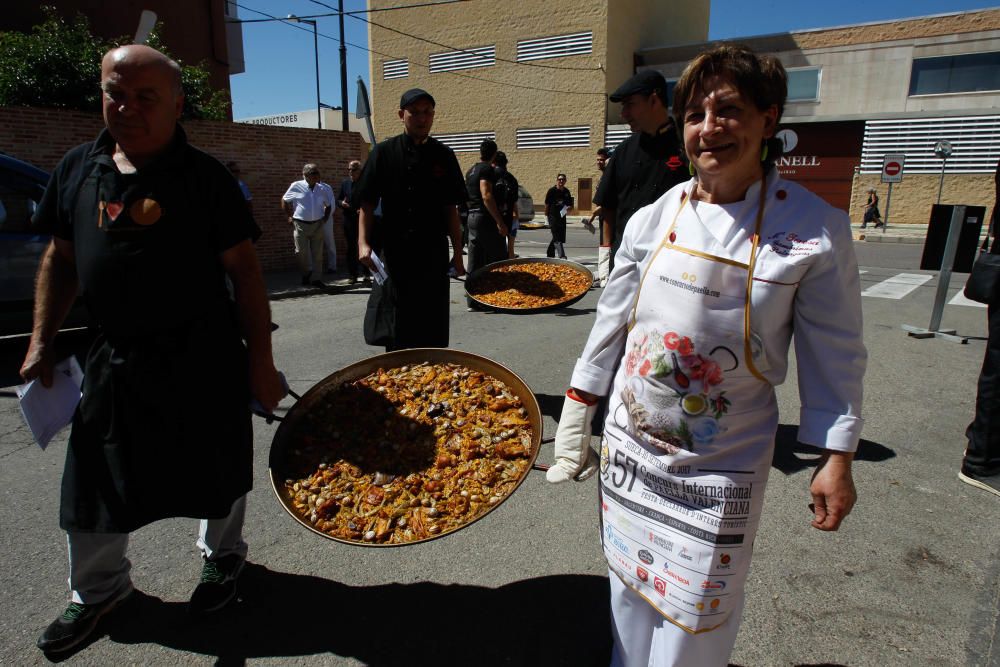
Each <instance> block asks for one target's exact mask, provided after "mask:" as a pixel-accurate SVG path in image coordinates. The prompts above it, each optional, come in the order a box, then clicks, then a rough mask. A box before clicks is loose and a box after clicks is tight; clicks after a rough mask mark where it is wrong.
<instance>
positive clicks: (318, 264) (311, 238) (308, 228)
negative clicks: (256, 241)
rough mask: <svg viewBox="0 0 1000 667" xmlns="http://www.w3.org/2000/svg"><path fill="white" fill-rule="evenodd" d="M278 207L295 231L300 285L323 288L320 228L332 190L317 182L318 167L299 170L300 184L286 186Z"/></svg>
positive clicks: (327, 215) (329, 208) (327, 214)
mask: <svg viewBox="0 0 1000 667" xmlns="http://www.w3.org/2000/svg"><path fill="white" fill-rule="evenodd" d="M281 207H282V208H283V209H284V210H285V213H286V214H287V215H288V224H290V225H292V227H293V229H294V230H295V231H294V235H293V238H294V239H295V257H296V258H297V259H298V260H299V268H300V269H301V270H302V284H303V285H312V286H313V287H326V285H325V284H324V283H323V282H322V281H320V279H319V277H318V276H319V272H320V271H322V270H323V226H324V224H325V223H326V221H327V220H328V219H330V213H331V212H332V211H333V189H332V188H331V187H330V186H329V185H327V184H326V183H320V182H319V167H317V166H316V165H314V164H312V163H309V164H306V165H305V166H304V167H302V180H301V181H295V182H294V183H292V184H291V185H290V186H288V191H287V192H286V193H285V195H284V196H283V197H282V198H281Z"/></svg>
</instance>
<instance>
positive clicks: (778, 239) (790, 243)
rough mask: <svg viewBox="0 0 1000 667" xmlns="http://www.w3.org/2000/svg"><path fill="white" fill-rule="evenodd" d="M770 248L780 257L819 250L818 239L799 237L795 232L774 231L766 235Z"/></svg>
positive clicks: (801, 255) (804, 254) (798, 255)
mask: <svg viewBox="0 0 1000 667" xmlns="http://www.w3.org/2000/svg"><path fill="white" fill-rule="evenodd" d="M767 243H768V245H769V246H770V250H771V252H773V253H776V254H778V255H780V256H782V257H803V256H807V255H811V254H813V253H814V252H816V251H817V250H819V241H817V240H815V239H803V238H800V237H799V236H798V235H797V234H796V233H795V232H776V233H774V234H771V236H769V237H767Z"/></svg>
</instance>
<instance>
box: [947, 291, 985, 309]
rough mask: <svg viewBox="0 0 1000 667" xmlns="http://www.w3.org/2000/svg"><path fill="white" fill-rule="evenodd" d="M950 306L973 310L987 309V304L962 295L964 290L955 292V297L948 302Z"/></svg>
mask: <svg viewBox="0 0 1000 667" xmlns="http://www.w3.org/2000/svg"><path fill="white" fill-rule="evenodd" d="M948 305H949V306H972V307H973V308H985V307H986V304H985V303H979V302H978V301H973V300H972V299H966V298H965V295H964V294H962V290H959V291H957V292H955V296H953V297H951V301H949V302H948Z"/></svg>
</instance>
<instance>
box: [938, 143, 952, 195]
mask: <svg viewBox="0 0 1000 667" xmlns="http://www.w3.org/2000/svg"><path fill="white" fill-rule="evenodd" d="M934 155H937V156H938V157H939V158H941V179H940V180H939V181H938V199H937V203H939V204H940V203H941V188H943V187H944V166H945V165H946V164H948V158H949V157H951V142H950V141H945V140H944V139H942V140H941V141H939V142H937V143H936V144H934Z"/></svg>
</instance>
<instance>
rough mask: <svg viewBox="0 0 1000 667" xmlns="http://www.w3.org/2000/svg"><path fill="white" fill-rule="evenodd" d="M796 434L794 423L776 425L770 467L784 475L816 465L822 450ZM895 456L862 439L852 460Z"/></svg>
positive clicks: (872, 459)
mask: <svg viewBox="0 0 1000 667" xmlns="http://www.w3.org/2000/svg"><path fill="white" fill-rule="evenodd" d="M798 435H799V427H798V426H796V425H795V424H779V425H778V432H777V434H776V435H775V438H774V457H773V458H772V459H771V467H773V468H777V469H778V470H780V471H781V472H783V473H785V474H786V475H792V474H795V473H797V472H800V471H802V470H806V469H807V468H815V467H816V463H817V462H818V461H819V456H820V455H821V454H822V453H823V450H822V449H820V448H819V447H813V446H812V445H806V444H803V443H801V442H799V441H798ZM798 454H806V455H807V458H801V457H799V456H798ZM895 456H896V452H894V451H892V450H891V449H889V448H888V447H886V446H885V445H880V444H878V443H877V442H872V441H871V440H864V439H862V440H861V442H859V443H858V451H857V452H856V453H855V454H854V460H855V461H872V462H875V463H878V462H881V461H888V460H889V459H891V458H895Z"/></svg>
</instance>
